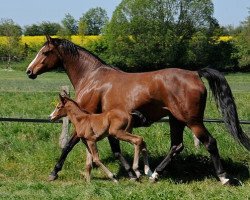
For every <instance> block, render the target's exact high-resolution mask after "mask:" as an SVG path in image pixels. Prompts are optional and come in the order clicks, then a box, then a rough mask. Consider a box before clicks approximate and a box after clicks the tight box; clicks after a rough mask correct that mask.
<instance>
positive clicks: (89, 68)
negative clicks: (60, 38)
mask: <svg viewBox="0 0 250 200" xmlns="http://www.w3.org/2000/svg"><path fill="white" fill-rule="evenodd" d="M78 52H79V56H72V55H66V54H65V59H64V60H63V65H64V68H65V70H66V73H67V75H68V77H69V79H70V81H71V83H72V85H73V87H74V89H75V91H77V90H78V88H79V87H82V86H83V83H84V82H86V84H87V83H88V80H89V79H90V78H93V74H94V73H95V72H96V70H97V69H98V68H100V67H101V66H103V65H104V64H103V63H102V62H101V61H100V60H99V59H97V58H96V57H95V56H93V55H91V54H90V53H88V52H85V51H84V50H78Z"/></svg>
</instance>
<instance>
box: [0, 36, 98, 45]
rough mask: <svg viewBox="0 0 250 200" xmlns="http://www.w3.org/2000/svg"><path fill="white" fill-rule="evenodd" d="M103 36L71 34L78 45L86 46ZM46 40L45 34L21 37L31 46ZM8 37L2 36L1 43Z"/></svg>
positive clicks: (22, 41) (72, 39)
mask: <svg viewBox="0 0 250 200" xmlns="http://www.w3.org/2000/svg"><path fill="white" fill-rule="evenodd" d="M52 37H58V36H52ZM100 38H101V36H98V35H91V36H79V35H73V36H71V41H72V42H73V43H75V44H77V45H80V46H85V45H87V44H88V43H89V42H92V41H95V40H98V39H100ZM45 41H46V38H45V36H22V37H21V43H22V44H27V45H29V46H37V45H42V44H43V43H44V42H45ZM6 43H7V38H6V37H5V36H0V45H1V44H6Z"/></svg>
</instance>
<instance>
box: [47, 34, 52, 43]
mask: <svg viewBox="0 0 250 200" xmlns="http://www.w3.org/2000/svg"><path fill="white" fill-rule="evenodd" d="M46 39H47V42H48V43H52V38H51V37H50V36H49V35H46Z"/></svg>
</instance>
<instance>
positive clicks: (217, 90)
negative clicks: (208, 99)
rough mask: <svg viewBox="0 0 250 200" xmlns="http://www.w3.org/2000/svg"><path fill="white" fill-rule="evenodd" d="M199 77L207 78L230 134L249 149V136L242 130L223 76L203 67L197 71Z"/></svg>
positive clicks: (228, 87) (230, 92)
mask: <svg viewBox="0 0 250 200" xmlns="http://www.w3.org/2000/svg"><path fill="white" fill-rule="evenodd" d="M198 74H199V76H200V77H204V78H206V79H207V80H208V84H209V86H210V88H211V90H212V93H213V96H214V98H215V101H216V104H217V106H218V107H220V109H221V112H222V115H223V118H224V122H225V124H226V126H227V128H228V129H229V132H230V133H231V135H232V136H233V137H234V139H236V140H237V141H238V142H240V143H241V144H242V145H243V146H244V147H245V148H246V149H247V150H249V151H250V138H249V137H248V136H247V135H246V134H245V133H244V132H243V131H242V129H241V127H240V123H239V118H238V113H237V109H236V105H235V102H234V98H233V95H232V91H231V89H230V86H229V85H228V83H227V80H226V79H225V77H224V76H223V75H222V74H221V73H220V72H218V71H217V70H214V69H209V68H204V69H201V70H199V71H198Z"/></svg>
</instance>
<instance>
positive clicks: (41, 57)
mask: <svg viewBox="0 0 250 200" xmlns="http://www.w3.org/2000/svg"><path fill="white" fill-rule="evenodd" d="M46 38H47V42H46V43H45V44H44V45H43V47H42V48H41V49H40V50H39V52H38V53H37V55H36V57H35V58H34V60H33V61H32V62H31V63H30V64H29V66H28V68H27V71H26V73H27V75H28V76H29V78H32V79H35V78H36V77H37V75H40V74H42V73H45V72H48V71H50V70H53V69H55V68H57V67H63V68H64V69H65V71H66V73H67V75H68V77H69V79H70V81H71V83H72V85H73V87H74V89H75V93H76V99H75V100H76V102H77V103H78V105H79V106H80V107H81V108H84V109H85V110H87V111H88V112H89V113H101V112H105V111H109V110H112V109H119V110H120V112H121V113H122V112H124V113H131V112H132V111H133V110H138V111H139V112H140V113H142V115H143V116H145V118H146V119H147V120H148V121H150V122H155V121H157V120H159V119H161V118H162V117H164V116H167V115H168V116H169V125H170V139H171V141H170V142H171V147H170V150H169V152H168V154H167V156H166V157H165V159H164V160H163V161H162V162H161V163H160V164H159V165H158V166H157V167H156V169H155V170H154V173H153V179H154V180H156V179H157V178H158V176H159V174H161V173H162V171H163V170H164V169H165V168H166V166H167V165H168V164H169V163H170V161H171V159H172V157H173V156H175V155H176V154H178V153H180V152H181V151H182V149H183V148H184V146H183V130H184V127H185V126H187V127H188V128H190V129H191V131H192V132H193V134H194V135H195V136H196V137H197V138H198V139H199V140H200V142H202V143H203V144H204V146H205V148H206V149H207V151H208V152H209V154H210V156H211V159H212V161H213V164H214V167H215V171H216V174H217V176H218V177H219V179H220V180H221V182H222V184H227V183H230V178H229V177H228V176H227V174H226V172H225V170H224V168H223V166H222V164H221V160H220V156H219V151H218V148H217V144H216V140H215V138H213V137H212V135H211V134H210V133H209V131H208V130H207V129H206V127H205V126H204V124H203V116H204V109H205V106H206V98H207V91H206V88H205V85H204V83H203V82H202V80H201V77H204V78H206V79H207V80H208V83H209V86H210V88H211V90H212V93H213V96H214V97H215V100H216V103H217V104H218V106H219V107H220V109H221V112H222V115H223V118H224V121H225V124H226V126H227V128H228V130H229V133H230V134H231V135H232V136H233V138H234V139H235V140H237V141H238V142H239V143H240V144H242V145H243V146H244V147H245V148H246V149H248V150H250V139H249V137H248V136H247V135H246V134H245V133H244V132H243V131H242V129H241V127H240V125H239V119H238V114H237V109H236V105H235V102H234V98H233V95H232V92H231V89H230V87H229V85H228V83H227V81H226V79H225V77H224V76H223V75H222V74H221V73H219V72H218V71H216V70H213V69H209V68H205V69H201V70H198V71H188V70H182V69H176V68H169V69H163V70H158V71H152V72H145V73H126V72H123V71H121V70H119V69H116V68H112V67H110V66H108V65H106V64H105V63H104V62H103V61H102V60H101V59H99V58H98V57H96V56H95V55H93V54H92V53H90V52H89V51H87V50H86V49H84V48H82V47H79V46H77V45H75V44H73V43H72V42H70V41H68V40H65V39H57V38H51V37H49V36H47V37H46ZM108 139H109V143H110V146H111V149H112V152H113V153H114V155H115V157H116V158H117V159H119V160H120V161H121V163H122V165H123V166H124V168H125V169H126V171H127V172H128V174H129V176H130V177H134V175H133V173H132V170H131V167H130V165H129V164H128V162H127V161H126V160H125V158H124V157H123V156H122V154H121V149H120V144H119V141H118V140H117V139H116V138H114V137H112V136H109V137H108ZM78 142H79V137H77V134H76V132H74V133H73V134H72V137H71V139H70V140H69V142H68V143H67V145H66V147H65V148H64V149H63V150H62V154H61V157H60V158H59V160H58V162H57V163H56V165H55V167H54V169H53V171H52V172H51V174H50V179H51V180H54V179H56V178H57V177H58V172H59V171H60V170H61V169H62V166H63V164H64V161H65V159H66V157H67V155H68V153H69V152H70V151H71V150H72V148H73V147H74V146H75V144H77V143H78Z"/></svg>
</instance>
